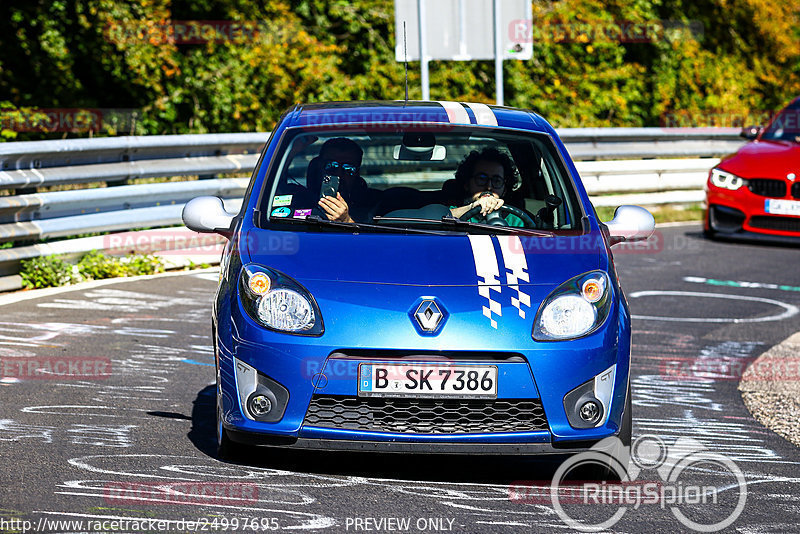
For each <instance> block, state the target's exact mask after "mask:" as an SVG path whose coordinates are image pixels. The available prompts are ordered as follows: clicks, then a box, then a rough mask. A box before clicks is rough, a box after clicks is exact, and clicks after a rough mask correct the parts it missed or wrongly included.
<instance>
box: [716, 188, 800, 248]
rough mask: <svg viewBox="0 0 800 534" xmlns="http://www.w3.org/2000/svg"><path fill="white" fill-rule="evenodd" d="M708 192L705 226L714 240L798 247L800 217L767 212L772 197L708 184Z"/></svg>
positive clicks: (799, 241) (745, 189)
mask: <svg viewBox="0 0 800 534" xmlns="http://www.w3.org/2000/svg"><path fill="white" fill-rule="evenodd" d="M707 188H708V192H707V197H706V205H707V208H706V215H705V221H704V225H705V230H706V231H707V232H709V233H712V234H713V235H714V236H715V237H719V238H722V239H730V240H741V241H751V242H757V243H785V244H792V245H797V244H798V243H800V217H798V216H792V215H778V214H774V213H769V212H767V211H766V202H767V201H769V200H772V198H771V197H766V196H761V195H756V194H754V193H752V192H750V191H749V190H748V189H747V188H746V187H742V188H740V189H738V190H736V191H730V190H724V189H721V188H718V187H715V186H712V185H710V184H708V185H707ZM782 200H792V201H796V200H797V199H795V198H793V197H792V198H789V197H786V198H783V199H782Z"/></svg>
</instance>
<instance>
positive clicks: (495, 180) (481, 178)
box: [472, 172, 506, 189]
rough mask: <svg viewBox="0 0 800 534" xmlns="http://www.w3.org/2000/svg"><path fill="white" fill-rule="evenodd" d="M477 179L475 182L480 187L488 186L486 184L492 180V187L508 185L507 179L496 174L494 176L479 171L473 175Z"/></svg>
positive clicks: (498, 187)
mask: <svg viewBox="0 0 800 534" xmlns="http://www.w3.org/2000/svg"><path fill="white" fill-rule="evenodd" d="M472 179H473V180H475V184H476V185H477V186H478V187H486V184H488V183H489V181H491V183H492V189H500V188H501V187H503V186H504V185H506V179H505V178H503V177H502V176H500V175H498V174H495V175H494V176H489V175H488V174H486V173H485V172H481V173H478V174H476V175H474V176H473V177H472Z"/></svg>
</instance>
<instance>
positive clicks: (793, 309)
mask: <svg viewBox="0 0 800 534" xmlns="http://www.w3.org/2000/svg"><path fill="white" fill-rule="evenodd" d="M657 296H673V297H700V298H712V299H730V300H744V301H749V302H763V303H765V304H772V305H774V306H779V307H781V308H783V310H784V311H783V312H782V313H779V314H776V315H768V316H767V317H741V318H739V317H661V316H657V315H631V317H632V318H633V319H640V320H646V321H671V322H681V323H764V322H768V321H782V320H784V319H788V318H789V317H794V316H795V315H797V313H798V312H800V309H798V307H797V306H793V305H792V304H786V303H785V302H781V301H779V300H773V299H766V298H762V297H750V296H745V295H728V294H725V293H701V292H696V291H637V292H635V293H631V294H630V295H628V297H629V298H634V299H635V298H639V297H657Z"/></svg>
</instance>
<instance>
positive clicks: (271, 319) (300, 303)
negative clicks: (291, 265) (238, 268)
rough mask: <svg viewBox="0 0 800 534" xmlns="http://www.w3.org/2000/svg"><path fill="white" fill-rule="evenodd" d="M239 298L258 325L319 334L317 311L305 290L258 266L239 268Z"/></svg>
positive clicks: (283, 330) (318, 314) (282, 330)
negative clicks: (240, 270) (240, 269)
mask: <svg viewBox="0 0 800 534" xmlns="http://www.w3.org/2000/svg"><path fill="white" fill-rule="evenodd" d="M239 294H240V295H241V299H242V304H243V305H244V308H245V310H247V313H248V315H250V317H252V318H253V319H254V320H255V321H257V322H258V323H260V324H262V325H264V326H266V327H267V328H271V329H273V330H278V331H280V332H288V333H293V334H305V335H320V334H322V331H323V328H322V318H321V317H320V313H319V308H318V307H317V304H316V302H314V299H313V298H312V297H311V295H310V294H309V292H308V291H306V289H305V288H303V287H302V286H300V284H298V283H297V282H295V281H294V280H292V279H291V278H289V277H288V276H286V275H284V274H281V273H279V272H277V271H274V270H272V269H268V268H266V267H262V266H260V265H254V264H248V265H245V266H244V267H242V272H241V275H240V284H239Z"/></svg>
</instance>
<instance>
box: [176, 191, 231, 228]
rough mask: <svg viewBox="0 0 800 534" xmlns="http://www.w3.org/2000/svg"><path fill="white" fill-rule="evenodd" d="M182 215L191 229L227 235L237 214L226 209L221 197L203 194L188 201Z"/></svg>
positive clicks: (184, 222)
mask: <svg viewBox="0 0 800 534" xmlns="http://www.w3.org/2000/svg"><path fill="white" fill-rule="evenodd" d="M182 217H183V224H185V225H186V226H187V227H188V228H189V229H190V230H194V231H195V232H203V233H218V234H223V235H227V234H229V233H230V230H231V223H233V219H234V218H235V217H236V215H235V214H232V213H228V212H227V211H226V210H225V205H224V204H223V203H222V199H221V198H219V197H211V196H203V197H197V198H193V199H192V200H190V201H189V202H187V203H186V205H185V206H184V207H183V215H182Z"/></svg>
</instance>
